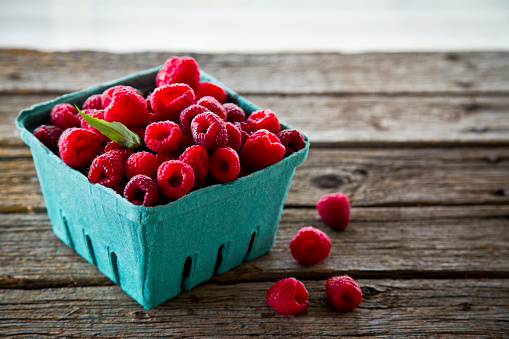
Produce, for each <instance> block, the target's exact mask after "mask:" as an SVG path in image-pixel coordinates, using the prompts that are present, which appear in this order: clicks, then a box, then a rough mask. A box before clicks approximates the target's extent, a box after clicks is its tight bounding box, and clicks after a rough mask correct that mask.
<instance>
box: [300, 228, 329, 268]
mask: <svg viewBox="0 0 509 339" xmlns="http://www.w3.org/2000/svg"><path fill="white" fill-rule="evenodd" d="M330 248H331V242H330V239H329V237H328V236H327V234H325V233H324V232H322V231H320V230H319V229H316V228H314V227H312V226H308V227H303V228H301V229H300V230H298V231H297V233H295V235H294V236H293V239H292V241H291V242H290V251H291V253H292V257H293V258H294V259H295V260H297V261H298V262H299V263H301V264H302V265H306V266H311V265H314V264H318V263H319V262H320V261H322V260H324V259H325V258H327V256H328V255H329V252H330Z"/></svg>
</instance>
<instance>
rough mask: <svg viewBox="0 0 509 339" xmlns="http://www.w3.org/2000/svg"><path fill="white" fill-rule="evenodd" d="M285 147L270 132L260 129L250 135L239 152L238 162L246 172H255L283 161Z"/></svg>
mask: <svg viewBox="0 0 509 339" xmlns="http://www.w3.org/2000/svg"><path fill="white" fill-rule="evenodd" d="M284 155H285V146H283V145H282V144H281V143H280V142H279V139H278V138H277V137H276V136H275V135H274V134H273V133H271V132H269V131H267V130H265V129H261V130H259V131H256V132H255V133H253V134H251V136H250V137H249V138H248V139H247V141H246V143H245V144H244V147H242V149H241V150H240V162H241V163H242V166H244V167H246V169H247V170H251V171H257V170H260V169H262V168H265V167H267V166H270V165H272V164H275V163H276V162H278V161H279V160H281V159H283V156H284Z"/></svg>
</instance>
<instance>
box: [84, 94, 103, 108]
mask: <svg viewBox="0 0 509 339" xmlns="http://www.w3.org/2000/svg"><path fill="white" fill-rule="evenodd" d="M84 109H103V103H102V95H101V94H94V95H91V96H89V97H88V98H87V100H85V102H84V103H83V106H81V110H84Z"/></svg>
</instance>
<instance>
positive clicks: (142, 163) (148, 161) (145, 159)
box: [125, 152, 159, 179]
mask: <svg viewBox="0 0 509 339" xmlns="http://www.w3.org/2000/svg"><path fill="white" fill-rule="evenodd" d="M158 167H159V162H158V161H157V158H156V156H155V155H154V154H152V153H149V152H136V153H134V154H132V155H131V156H129V158H128V159H127V161H126V162H125V175H126V177H127V178H128V179H131V178H132V177H134V176H135V175H138V174H143V175H145V176H147V177H150V178H152V179H155V177H156V175H157V168H158Z"/></svg>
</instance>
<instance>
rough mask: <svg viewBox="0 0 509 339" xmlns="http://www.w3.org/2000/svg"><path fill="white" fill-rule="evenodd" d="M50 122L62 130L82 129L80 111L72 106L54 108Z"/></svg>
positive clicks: (56, 106)
mask: <svg viewBox="0 0 509 339" xmlns="http://www.w3.org/2000/svg"><path fill="white" fill-rule="evenodd" d="M49 121H50V123H51V124H52V125H53V126H57V127H60V128H62V129H66V128H71V127H80V119H79V117H78V110H77V109H76V107H74V106H73V105H71V104H58V105H55V106H53V108H52V109H51V112H50V114H49Z"/></svg>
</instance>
